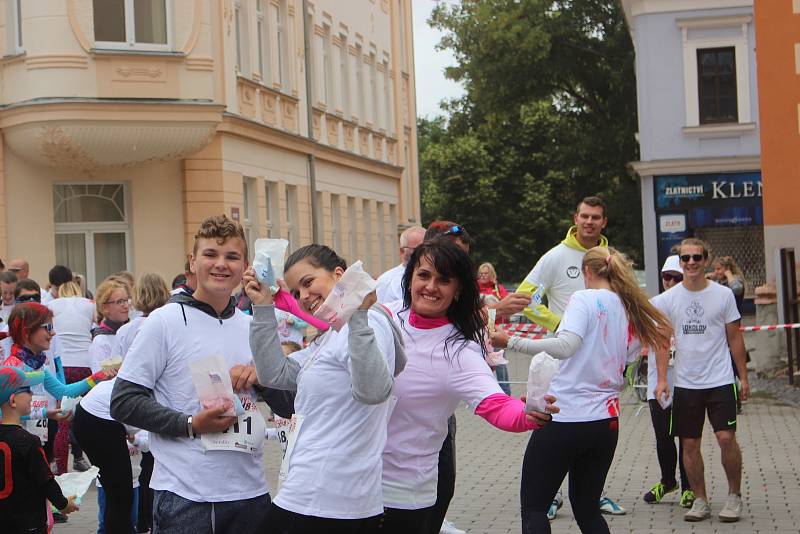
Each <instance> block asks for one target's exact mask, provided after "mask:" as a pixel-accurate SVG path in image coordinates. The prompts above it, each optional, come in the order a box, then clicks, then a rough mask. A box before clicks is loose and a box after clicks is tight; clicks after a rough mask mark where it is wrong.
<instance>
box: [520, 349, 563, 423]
mask: <svg viewBox="0 0 800 534" xmlns="http://www.w3.org/2000/svg"><path fill="white" fill-rule="evenodd" d="M557 372H558V360H556V359H555V358H553V357H552V356H550V355H549V354H547V353H546V352H540V353H539V354H537V355H536V356H534V357H533V358H532V359H531V366H530V369H529V370H528V398H527V400H526V401H525V411H528V412H530V411H536V412H542V413H544V411H545V410H544V409H545V406H546V404H547V403H546V402H545V400H544V396H545V395H546V394H547V392H548V390H549V389H550V382H551V381H552V380H553V377H554V376H556V373H557Z"/></svg>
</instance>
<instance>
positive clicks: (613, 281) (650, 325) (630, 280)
mask: <svg viewBox="0 0 800 534" xmlns="http://www.w3.org/2000/svg"><path fill="white" fill-rule="evenodd" d="M632 266H633V262H631V261H630V260H629V259H628V258H627V256H625V255H624V254H622V253H621V252H618V251H617V250H615V249H613V248H610V247H609V248H606V247H594V248H593V249H591V250H589V251H588V252H586V255H584V257H583V267H584V269H588V270H589V271H591V272H592V274H594V275H595V276H599V277H601V278H605V279H606V280H608V284H609V285H610V286H611V290H612V291H613V292H614V293H616V294H617V296H619V298H620V300H621V301H622V305H623V306H624V307H625V314H626V315H627V316H628V321H629V322H630V324H631V329H632V330H633V335H634V336H636V337H637V338H639V340H640V341H641V342H642V345H643V346H645V347H666V346H669V340H670V336H671V334H672V326H671V325H670V323H669V320H668V319H667V318H666V316H664V314H663V313H661V312H660V311H658V309H656V307H655V306H653V305H652V304H651V303H650V301H649V300H648V298H647V295H646V294H645V293H644V291H642V290H641V289H640V288H639V283H638V282H637V281H636V276H635V275H634V274H633V267H632Z"/></svg>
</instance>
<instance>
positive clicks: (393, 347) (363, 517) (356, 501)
mask: <svg viewBox="0 0 800 534" xmlns="http://www.w3.org/2000/svg"><path fill="white" fill-rule="evenodd" d="M346 267H347V265H346V264H345V261H344V260H343V259H342V258H340V257H339V256H338V255H337V254H336V253H335V252H334V251H333V250H331V249H330V248H328V247H326V246H323V245H308V246H305V247H303V248H301V249H299V250H297V251H295V252H294V253H293V254H292V255H291V256H289V258H288V260H287V261H286V265H285V267H284V273H285V277H286V284H288V288H290V290H291V292H292V294H293V295H294V297H295V298H296V299H297V300H298V301H299V304H300V307H301V308H302V309H303V310H304V311H306V312H308V313H313V312H314V311H315V310H317V308H319V306H320V305H321V304H322V303H323V302H324V301H325V299H326V298H327V297H328V295H329V294H330V292H331V291H332V290H333V287H334V285H335V284H336V282H337V281H338V280H339V279H340V278H341V276H342V274H344V271H345V268H346ZM244 282H245V291H246V292H247V295H248V296H249V297H250V299H251V300H252V302H253V322H252V323H251V325H250V346H251V348H252V351H253V357H254V360H255V364H256V369H257V371H258V379H259V383H260V384H261V385H263V386H267V387H271V388H276V389H284V390H293V389H296V390H297V397H296V398H295V401H294V406H295V421H296V425H297V426H296V431H295V434H294V437H290V438H289V439H290V444H293V450H292V445H290V446H289V449H287V457H286V458H285V459H284V463H285V465H287V466H288V473H286V474H285V480H284V481H283V484H282V486H281V490H280V493H278V496H277V497H276V498H275V500H274V501H273V504H272V506H271V508H270V511H269V514H268V518H267V521H266V522H267V524H269V526H270V528H271V532H274V533H276V534H306V533H308V534H311V533H317V532H326V533H332V534H338V533H341V534H350V533H353V534H356V533H358V534H360V533H371V532H372V531H373V530H374V529H375V528H377V526H378V523H379V521H380V518H381V514H382V513H383V500H382V498H381V453H382V451H383V448H384V445H385V443H386V422H387V419H388V417H389V412H390V406H391V401H390V395H391V392H392V386H393V384H394V376H396V375H397V374H398V373H399V372H400V371H401V370H402V369H403V365H404V364H405V356H404V354H403V348H402V345H401V344H400V343H401V341H400V332H399V331H398V330H397V326H396V325H395V324H394V322H393V321H392V320H391V319H390V318H389V316H388V312H386V311H385V310H384V309H383V308H381V307H380V306H373V305H374V304H375V302H376V297H375V293H374V292H373V293H370V294H369V295H367V297H366V298H365V299H364V301H363V302H362V304H361V306H360V307H359V309H358V310H357V311H356V312H355V313H354V314H353V316H352V317H351V318H350V320H349V321H348V323H347V325H345V326H344V327H342V329H341V330H340V331H338V332H336V331H335V330H333V329H329V330H327V331H325V332H324V333H322V334H320V335H319V336H317V338H316V339H315V340H314V341H312V342H311V344H310V345H309V346H308V347H307V348H305V349H304V350H301V351H299V352H295V353H293V354H292V355H291V356H290V357H288V358H287V357H286V356H284V354H283V351H282V349H281V345H280V340H279V338H278V323H277V320H276V318H275V311H274V308H273V298H272V295H271V294H270V292H269V288H267V287H266V284H259V283H258V281H257V280H256V279H255V273H254V272H253V270H252V269H250V270H248V271H247V272H246V273H245V276H244Z"/></svg>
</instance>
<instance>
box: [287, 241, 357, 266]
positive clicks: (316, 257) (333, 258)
mask: <svg viewBox="0 0 800 534" xmlns="http://www.w3.org/2000/svg"><path fill="white" fill-rule="evenodd" d="M301 261H307V262H308V263H310V264H311V265H313V266H314V267H316V268H317V269H320V268H322V269H325V270H326V271H330V272H333V271H335V270H336V268H337V267H341V268H342V269H347V262H346V261H344V260H343V259H342V258H341V257H340V256H339V255H338V254H336V252H335V251H334V250H333V249H332V248H330V247H326V246H325V245H317V244H316V243H314V244H311V245H306V246H304V247H301V248H298V249H297V250H295V251H294V252H292V253H291V254H290V255H289V257H288V258H286V263H285V264H284V265H283V272H286V271H288V270H289V269H291V268H292V266H293V265H295V264H297V263H300V262H301Z"/></svg>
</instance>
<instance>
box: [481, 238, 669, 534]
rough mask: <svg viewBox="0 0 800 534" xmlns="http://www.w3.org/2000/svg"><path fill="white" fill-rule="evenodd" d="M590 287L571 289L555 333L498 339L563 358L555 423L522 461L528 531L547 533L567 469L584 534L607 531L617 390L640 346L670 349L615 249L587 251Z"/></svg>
mask: <svg viewBox="0 0 800 534" xmlns="http://www.w3.org/2000/svg"><path fill="white" fill-rule="evenodd" d="M582 270H583V277H584V284H585V286H586V289H585V290H581V291H576V292H575V293H573V295H572V297H571V299H570V301H569V304H568V305H567V308H566V310H565V311H564V316H563V317H562V319H561V323H560V324H559V327H558V331H557V332H556V337H554V338H549V339H540V340H531V339H524V338H520V337H511V338H509V336H508V334H506V333H505V332H502V331H498V332H497V333H496V334H495V335H493V336H492V343H493V345H495V346H498V347H506V346H507V347H508V348H509V349H512V350H517V351H520V352H524V353H527V354H536V353H538V352H541V351H546V352H547V353H548V354H550V355H551V356H553V357H554V358H557V359H562V360H565V361H564V362H562V363H561V366H560V368H559V370H558V373H557V374H556V376H555V378H554V379H553V382H552V383H551V384H550V393H552V394H553V395H556V396H557V397H558V398H559V400H560V403H561V411H560V413H558V414H557V415H556V416H555V417H554V421H553V423H552V424H550V425H548V426H547V428H546V429H544V430H543V431H542V432H539V433H537V435H536V439H531V440H530V441H529V442H528V448H527V450H526V451H525V459H524V461H523V464H522V487H521V492H520V493H521V495H520V500H521V507H522V532H523V534H534V533H542V532H544V533H549V532H550V521H549V520H548V518H547V511H548V509H549V508H550V506H551V504H552V502H553V498H554V497H555V496H556V493H557V492H558V488H559V487H560V486H561V483H562V481H563V480H564V477H565V476H566V475H567V473H569V500H570V503H571V504H572V511H573V513H574V514H575V521H576V522H577V523H578V527H579V528H580V529H581V532H591V533H593V534H595V533H604V532H609V530H608V525H607V524H606V521H605V519H603V516H602V514H601V513H600V506H599V502H600V497H601V495H602V492H603V485H604V484H605V480H606V475H607V474H608V469H609V467H610V466H611V461H612V460H613V459H614V451H615V450H616V447H617V437H618V434H619V392H620V391H621V390H622V388H623V386H624V378H623V374H624V370H625V364H626V361H628V360H632V359H633V358H634V357H635V356H636V355H638V353H639V349H640V348H641V346H642V345H644V346H648V347H654V348H655V349H656V350H657V351H658V352H662V353H663V352H665V351H666V350H668V349H669V341H670V334H671V331H672V328H671V326H670V323H669V321H668V320H667V318H666V317H665V316H664V314H662V313H661V312H659V311H658V310H657V309H656V308H655V307H654V306H653V305H652V304H651V303H650V302H649V301H648V299H647V296H646V295H645V294H644V292H643V291H642V290H641V289H639V285H638V283H637V282H636V278H635V276H634V274H633V269H632V268H631V263H630V262H629V261H628V260H627V258H625V256H623V255H622V254H620V253H618V252H617V251H615V250H614V249H609V248H606V247H594V248H592V249H590V250H589V251H587V252H586V254H585V255H584V257H583V264H582Z"/></svg>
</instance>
